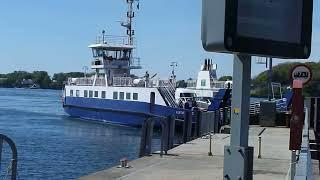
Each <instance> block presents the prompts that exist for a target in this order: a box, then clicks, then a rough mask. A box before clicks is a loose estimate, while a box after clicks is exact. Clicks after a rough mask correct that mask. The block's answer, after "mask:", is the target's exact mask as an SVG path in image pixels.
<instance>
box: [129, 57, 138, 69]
mask: <svg viewBox="0 0 320 180" xmlns="http://www.w3.org/2000/svg"><path fill="white" fill-rule="evenodd" d="M130 66H131V67H138V68H141V63H140V58H132V59H131V60H130Z"/></svg>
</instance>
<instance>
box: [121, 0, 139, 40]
mask: <svg viewBox="0 0 320 180" xmlns="http://www.w3.org/2000/svg"><path fill="white" fill-rule="evenodd" d="M126 1H127V4H128V12H127V21H126V22H121V26H123V27H125V28H127V35H128V37H129V45H133V36H134V30H133V29H132V22H133V18H134V8H133V4H134V3H135V2H137V3H138V4H137V9H139V7H140V3H139V0H126Z"/></svg>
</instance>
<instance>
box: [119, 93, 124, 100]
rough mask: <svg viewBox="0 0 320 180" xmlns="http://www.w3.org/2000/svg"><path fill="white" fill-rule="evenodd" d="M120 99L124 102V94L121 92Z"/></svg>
mask: <svg viewBox="0 0 320 180" xmlns="http://www.w3.org/2000/svg"><path fill="white" fill-rule="evenodd" d="M119 97H120V99H121V100H124V92H120V95H119Z"/></svg>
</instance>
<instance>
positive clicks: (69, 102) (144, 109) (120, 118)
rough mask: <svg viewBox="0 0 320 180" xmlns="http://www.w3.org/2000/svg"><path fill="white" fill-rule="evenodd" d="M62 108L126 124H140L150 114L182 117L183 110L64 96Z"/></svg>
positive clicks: (74, 115)
mask: <svg viewBox="0 0 320 180" xmlns="http://www.w3.org/2000/svg"><path fill="white" fill-rule="evenodd" d="M64 109H65V112H66V113H68V114H69V115H70V116H73V117H79V118H83V119H92V120H98V121H102V122H112V123H116V124H122V125H127V126H141V125H142V123H143V121H144V120H145V119H146V118H147V117H150V116H170V115H176V116H180V117H183V114H184V111H185V110H184V109H178V108H171V107H166V106H161V105H154V106H152V107H150V103H144V102H137V101H121V100H110V99H95V98H81V97H66V98H65V102H64Z"/></svg>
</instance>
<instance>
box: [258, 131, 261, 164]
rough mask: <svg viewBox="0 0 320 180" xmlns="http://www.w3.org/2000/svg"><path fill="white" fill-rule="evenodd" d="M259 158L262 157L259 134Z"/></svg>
mask: <svg viewBox="0 0 320 180" xmlns="http://www.w3.org/2000/svg"><path fill="white" fill-rule="evenodd" d="M258 159H261V136H259V154H258Z"/></svg>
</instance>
